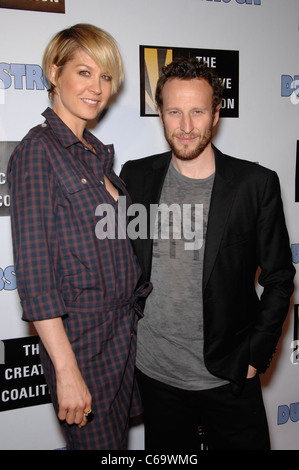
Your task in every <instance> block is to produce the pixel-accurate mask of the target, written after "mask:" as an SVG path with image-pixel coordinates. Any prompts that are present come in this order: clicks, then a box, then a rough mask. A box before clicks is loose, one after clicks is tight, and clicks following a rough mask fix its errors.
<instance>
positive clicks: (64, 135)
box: [42, 108, 114, 169]
mask: <svg viewBox="0 0 299 470" xmlns="http://www.w3.org/2000/svg"><path fill="white" fill-rule="evenodd" d="M42 116H44V117H45V118H46V121H47V123H48V124H49V126H50V127H51V129H52V131H53V132H54V134H55V135H56V137H57V138H58V140H59V141H60V143H61V144H62V145H63V146H64V147H65V148H68V147H70V146H71V145H74V144H77V143H79V142H80V140H79V139H78V137H77V136H76V135H75V134H74V133H73V132H72V131H71V129H70V128H69V127H68V126H67V125H66V124H65V123H64V122H63V121H62V120H61V119H60V117H59V116H58V115H57V114H56V113H55V112H54V111H53V109H51V108H47V109H46V110H45V111H44V112H43V113H42ZM84 137H85V138H86V140H87V141H88V142H89V143H90V144H91V145H92V146H93V147H94V148H95V150H96V154H97V155H98V156H104V157H105V163H104V166H105V168H107V169H111V168H112V165H113V159H114V147H113V145H112V144H110V145H105V144H103V143H102V142H101V141H100V140H99V139H97V138H96V137H95V136H94V135H93V134H92V133H91V132H89V131H88V130H87V129H85V131H84Z"/></svg>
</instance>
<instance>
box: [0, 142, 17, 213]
mask: <svg viewBox="0 0 299 470" xmlns="http://www.w3.org/2000/svg"><path fill="white" fill-rule="evenodd" d="M17 144H18V142H0V217H1V216H8V215H10V196H9V191H8V182H7V165H8V161H9V158H10V156H11V154H12V152H13V151H14V149H15V147H16V146H17Z"/></svg>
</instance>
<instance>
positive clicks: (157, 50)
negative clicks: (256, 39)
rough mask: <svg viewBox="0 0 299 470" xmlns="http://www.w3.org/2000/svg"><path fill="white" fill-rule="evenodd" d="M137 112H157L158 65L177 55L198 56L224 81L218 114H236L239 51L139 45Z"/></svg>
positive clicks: (164, 63)
mask: <svg viewBox="0 0 299 470" xmlns="http://www.w3.org/2000/svg"><path fill="white" fill-rule="evenodd" d="M139 52H140V98H141V99H140V115H141V116H157V115H158V114H157V111H156V106H155V90H156V85H157V81H158V78H159V76H160V73H161V69H162V67H163V66H164V65H167V64H169V63H170V62H172V61H173V60H174V59H176V58H178V57H197V58H198V59H202V60H203V61H204V62H205V63H206V64H207V65H208V67H210V68H214V69H215V71H216V72H217V74H218V75H219V77H220V78H221V79H222V81H223V85H224V93H223V99H222V103H221V110H220V117H232V118H237V117H239V51H226V50H214V49H189V48H181V47H162V46H161V47H160V46H140V51H139Z"/></svg>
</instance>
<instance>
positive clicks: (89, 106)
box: [50, 49, 112, 136]
mask: <svg viewBox="0 0 299 470" xmlns="http://www.w3.org/2000/svg"><path fill="white" fill-rule="evenodd" d="M56 71H57V66H55V65H53V66H52V68H51V72H50V79H51V81H52V83H54V85H55V86H56V87H55V93H54V100H53V110H54V111H55V112H56V113H57V114H58V116H59V117H60V118H61V119H62V121H63V122H64V123H65V124H66V125H67V126H68V127H69V128H70V129H71V130H72V131H73V132H74V133H75V134H76V135H77V136H78V132H79V134H80V133H82V129H84V128H85V126H86V124H87V122H88V121H90V120H92V119H94V118H96V117H97V116H98V115H99V114H100V113H101V112H102V111H103V109H104V108H105V106H106V104H107V102H108V100H109V98H110V96H111V89H112V83H111V80H112V78H111V75H110V74H109V73H108V72H107V71H105V70H102V69H101V68H100V67H99V66H98V65H97V64H96V63H95V62H94V60H93V59H92V58H91V57H90V56H89V55H88V54H87V53H86V52H85V51H84V50H83V49H78V50H77V51H76V53H75V55H74V57H73V58H72V60H70V61H69V62H67V63H66V65H65V66H64V67H63V69H62V72H61V74H60V76H59V77H58V78H57V79H56V78H55V77H56Z"/></svg>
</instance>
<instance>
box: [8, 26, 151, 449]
mask: <svg viewBox="0 0 299 470" xmlns="http://www.w3.org/2000/svg"><path fill="white" fill-rule="evenodd" d="M43 69H44V72H45V74H46V76H47V80H48V83H49V96H50V99H51V101H52V109H51V108H48V109H47V110H46V111H45V112H44V113H43V116H44V117H45V119H46V120H45V122H44V123H42V124H41V125H39V126H36V127H35V128H33V129H31V130H30V131H29V133H28V134H27V136H26V137H25V138H24V139H23V140H22V142H21V143H20V144H19V145H18V147H17V148H16V150H15V151H14V153H13V155H12V156H11V159H10V163H9V169H8V175H9V182H10V188H11V198H12V207H11V211H12V212H11V216H12V231H13V242H14V256H15V269H16V273H17V283H18V291H19V295H20V299H21V303H22V307H23V319H24V320H26V321H32V322H34V325H35V328H36V330H37V333H38V335H39V337H40V339H41V348H40V354H41V360H42V364H43V368H44V373H45V376H46V379H47V382H48V385H49V389H50V392H51V396H52V400H53V404H54V406H55V409H56V411H57V414H58V417H59V419H60V420H61V421H62V422H63V423H64V428H65V435H66V440H67V448H68V449H125V448H126V443H127V430H128V419H129V415H130V408H132V406H135V405H136V413H137V412H138V411H139V412H140V409H139V402H137V394H135V393H133V390H134V356H135V342H136V323H137V319H138V316H141V314H142V313H141V311H140V308H139V305H138V298H139V297H145V296H146V295H147V294H148V293H149V291H150V286H149V285H141V286H139V288H138V289H137V290H136V285H137V282H138V280H139V277H140V271H139V267H138V265H137V262H136V259H135V256H134V254H133V252H132V248H131V244H130V240H128V239H127V238H124V237H122V238H120V239H118V238H117V237H116V238H112V237H108V236H107V237H106V238H103V237H102V239H101V240H100V239H98V238H97V237H96V234H95V227H96V224H97V222H98V219H97V217H96V215H95V213H96V208H97V206H98V205H99V204H102V203H106V204H107V203H108V204H110V205H112V206H113V207H114V209H115V217H116V223H117V220H118V207H117V199H118V197H119V195H127V193H126V190H125V188H124V186H123V184H122V181H121V180H120V179H119V178H118V177H117V176H116V174H115V173H114V172H113V170H112V164H113V147H112V146H111V145H104V144H103V143H101V142H100V141H99V140H98V139H97V138H95V136H93V135H92V134H91V133H90V132H89V131H88V130H87V129H86V125H87V123H88V122H89V121H92V120H94V119H95V118H98V116H99V114H100V113H101V112H102V111H103V110H104V108H105V107H106V105H107V103H108V101H109V99H110V98H111V96H112V95H114V94H115V93H116V92H117V91H118V90H119V88H120V86H121V84H122V80H123V68H122V61H121V57H120V54H119V51H118V49H117V46H116V44H115V42H114V40H113V38H112V37H111V36H110V35H108V34H107V33H106V32H104V31H102V30H100V29H98V28H96V27H94V26H91V25H85V24H79V25H75V26H73V27H71V28H69V29H66V30H64V31H61V32H60V33H58V34H57V35H56V36H55V37H54V38H53V39H52V40H51V42H50V43H49V45H48V47H47V48H46V51H45V53H44V58H43ZM116 230H117V227H116ZM116 233H117V231H116ZM131 411H132V409H131Z"/></svg>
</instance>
